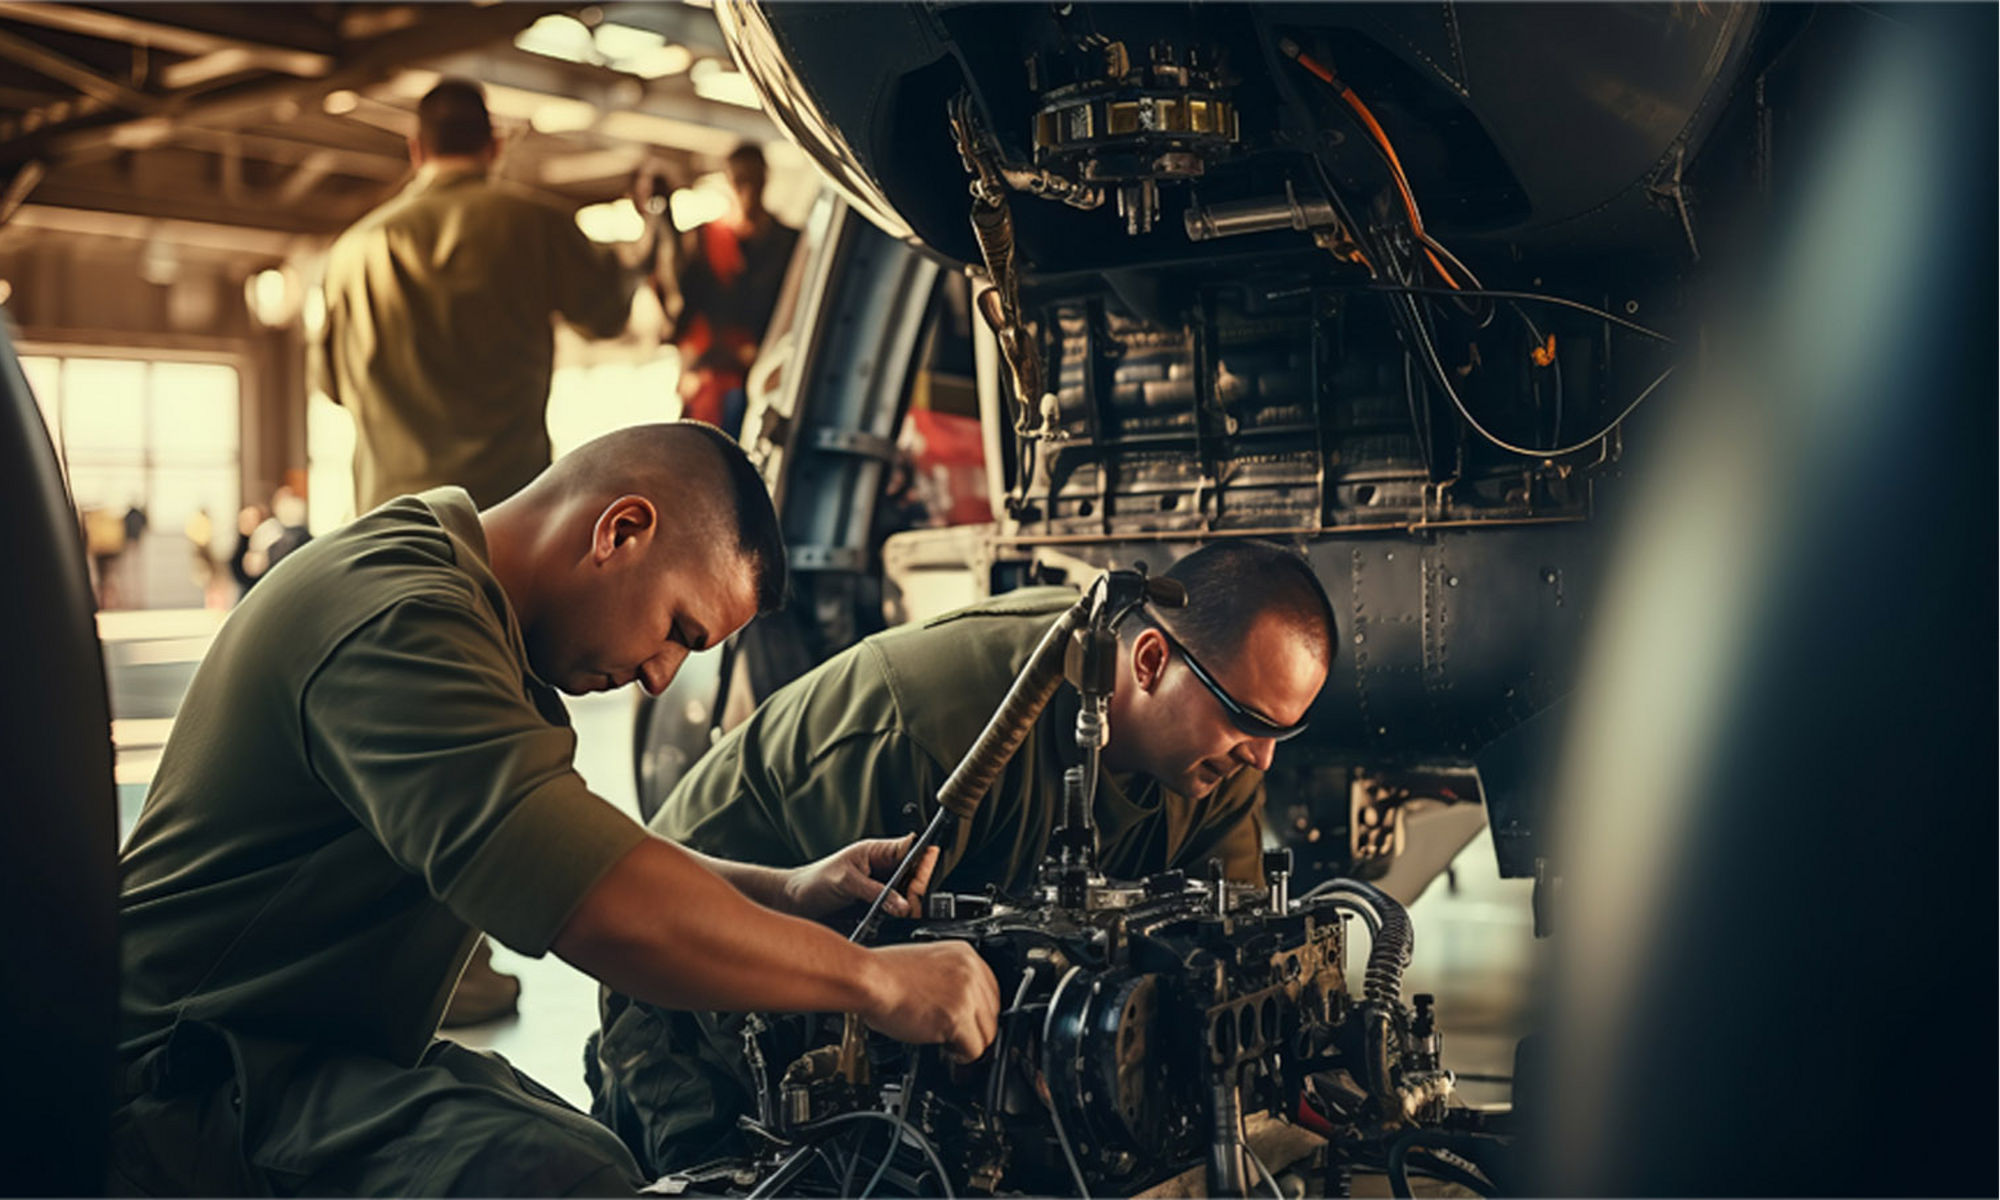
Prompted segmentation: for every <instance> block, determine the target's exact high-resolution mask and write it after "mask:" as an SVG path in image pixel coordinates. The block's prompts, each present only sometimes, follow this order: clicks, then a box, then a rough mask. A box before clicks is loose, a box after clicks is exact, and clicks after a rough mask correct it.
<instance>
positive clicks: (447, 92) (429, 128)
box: [417, 79, 493, 155]
mask: <svg viewBox="0 0 2000 1200" xmlns="http://www.w3.org/2000/svg"><path fill="white" fill-rule="evenodd" d="M492 142H493V120H492V118H491V117H489V116H487V115H486V95H485V93H484V92H482V91H480V89H479V85H478V84H476V83H474V82H472V81H471V80H470V79H446V80H444V81H443V82H441V83H439V84H438V85H437V86H436V87H434V88H432V89H431V90H430V91H428V92H425V93H424V98H423V99H422V100H419V101H417V144H418V145H419V146H422V147H423V149H424V153H426V154H449V155H464V154H478V153H479V152H480V151H482V150H484V149H486V147H487V146H489V145H491V144H492Z"/></svg>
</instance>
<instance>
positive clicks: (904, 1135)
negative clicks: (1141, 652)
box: [663, 570, 1505, 1196]
mask: <svg viewBox="0 0 2000 1200" xmlns="http://www.w3.org/2000/svg"><path fill="white" fill-rule="evenodd" d="M1178 590H1179V589H1178V585H1175V584H1173V583H1171V582H1162V581H1149V580H1147V579H1146V578H1145V576H1144V575H1143V574H1142V573H1140V572H1136V571H1122V570H1120V571H1112V572H1109V573H1107V574H1106V575H1105V576H1103V577H1102V578H1101V579H1100V580H1099V581H1098V583H1097V584H1096V585H1094V586H1093V587H1092V589H1091V590H1090V592H1089V593H1088V594H1087V595H1085V596H1084V597H1083V599H1081V600H1079V601H1078V603H1077V604H1076V605H1075V606H1074V607H1073V608H1071V609H1070V610H1069V611H1068V612H1066V613H1065V614H1064V615H1063V616H1062V617H1061V618H1060V619H1058V620H1057V621H1056V623H1055V624H1054V625H1053V626H1052V627H1051V629H1050V631H1049V633H1048V634H1047V635H1046V636H1045V637H1044V639H1043V641H1042V643H1041V645H1040V646H1039V647H1038V648H1037V650H1036V652H1035V653H1034V655H1033V656H1031V658H1030V659H1029V661H1028V663H1027V665H1026V666H1025V667H1024V668H1023V669H1022V672H1021V675H1020V677H1019V678H1018V679H1017V680H1016V682H1015V684H1014V686H1013V688H1012V689H1011V690H1010V692H1009V694H1008V697H1007V699H1006V700H1005V701H1004V702H1003V703H1002V705H1001V707H1000V709H999V711H998V712H997V713H996V714H995V716H994V719H993V721H992V722H991V723H990V724H989V725H988V727H987V729H986V731H985V732H984V733H983V734H982V736H981V738H980V740H979V742H978V744H976V745H975V746H974V747H973V748H972V750H971V751H970V752H968V754H967V755H966V758H965V760H964V761H963V762H962V763H961V764H960V765H959V768H958V770H957V771H955V772H954V773H953V775H952V777H951V778H950V779H949V780H947V781H946V784H945V786H944V788H943V789H942V790H941V793H940V796H939V807H938V809H937V813H938V815H937V818H936V819H935V820H933V821H932V823H931V825H930V828H929V829H927V830H926V831H925V833H924V835H923V836H922V837H920V838H919V840H918V842H917V844H916V845H915V846H914V847H913V848H912V849H911V851H910V854H909V857H908V858H907V859H906V860H905V863H904V864H903V866H902V867H901V868H900V869H899V870H898V871H897V872H896V875H895V877H894V878H893V879H892V880H891V884H890V886H895V884H896V882H897V881H898V880H900V879H901V878H902V876H903V875H904V874H905V873H906V872H907V871H908V869H909V867H910V865H911V864H913V863H914V862H915V861H916V859H917V857H918V856H919V855H920V854H922V853H923V850H924V848H925V847H926V846H928V845H929V844H931V843H932V842H933V841H935V840H936V839H938V838H939V837H941V836H943V835H944V834H945V833H947V832H948V830H949V829H950V828H951V825H952V822H954V821H955V820H958V819H961V818H964V817H966V816H969V815H970V813H971V811H972V809H973V808H974V807H976V804H977V800H978V797H979V796H981V795H983V793H984V792H985V790H986V786H987V785H988V784H989V783H990V782H991V780H992V778H993V777H994V775H996V774H997V773H998V771H999V770H1000V769H1001V767H1003V766H1004V765H1005V763H1006V760H1007V758H1008V757H1009V756H1011V754H1012V752H1013V750H1014V748H1015V747H1016V746H1018V744H1019V741H1020V738H1021V737H1022V736H1023V735H1024V734H1025V732H1026V730H1027V728H1028V727H1029V726H1030V725H1031V724H1032V723H1033V722H1034V721H1035V720H1036V719H1037V717H1038V716H1039V715H1040V714H1041V711H1042V709H1043V707H1044V706H1045V705H1046V703H1047V701H1048V699H1049V697H1050V696H1051V695H1052V694H1053V693H1054V691H1055V690H1056V688H1057V687H1058V686H1059V685H1060V683H1061V682H1062V681H1063V679H1064V678H1065V677H1067V678H1068V679H1069V681H1070V682H1071V683H1073V684H1075V685H1076V686H1077V688H1078V691H1079V693H1080V694H1081V697H1082V704H1081V705H1080V708H1079V715H1078V719H1077V725H1076V737H1077V742H1078V746H1079V748H1080V749H1081V750H1082V752H1083V753H1082V761H1081V762H1080V763H1079V765H1077V766H1075V767H1072V768H1071V769H1070V771H1069V774H1068V777H1067V779H1066V780H1065V784H1066V786H1065V796H1064V819H1063V824H1062V826H1061V827H1060V828H1059V829H1058V831H1057V833H1056V835H1055V837H1054V838H1053V840H1052V844H1051V846H1050V848H1049V853H1048V857H1047V858H1046V859H1045V861H1044V863H1043V866H1042V873H1041V878H1040V880H1039V882H1038V884H1037V885H1036V888H1035V890H1034V894H1033V895H1031V896H1026V897H1009V896H1003V895H999V894H997V893H988V894H984V895H954V894H936V895H933V896H931V897H930V898H929V903H928V912H927V914H926V917H925V918H924V919H921V920H916V919H904V920H892V921H889V922H887V923H885V924H883V925H882V927H881V933H882V937H883V938H884V939H885V940H891V941H906V940H924V939H937V938H955V939H959V940H963V941H966V942H969V943H971V944H972V945H973V946H974V947H975V948H976V949H977V950H978V951H979V953H980V955H981V957H982V958H984V959H985V961H986V962H987V963H988V965H990V966H991V967H992V969H993V971H994V974H995V976H996V977H997V979H998V981H999V983H1000V987H1001V994H1002V995H1003V996H1006V997H1010V998H1011V999H1010V1000H1009V1002H1008V1003H1007V1004H1006V1006H1005V1008H1004V1009H1003V1010H1002V1013H1001V1019H1000V1026H999V1032H998V1036H997V1038H996V1040H995V1042H994V1045H993V1047H992V1049H991V1051H990V1052H989V1053H988V1054H987V1055H986V1056H984V1057H982V1058H981V1059H980V1060H979V1061H977V1062H974V1063H970V1064H953V1063H949V1062H947V1061H945V1060H944V1059H943V1057H942V1056H941V1055H939V1054H938V1053H936V1052H935V1051H934V1050H931V1049H913V1048H910V1047H906V1046H902V1045H899V1044H897V1043H894V1042H891V1041H889V1040H887V1039H884V1038H880V1037H875V1036H869V1035H865V1034H864V1033H863V1032H862V1030H861V1028H860V1026H859V1024H858V1022H855V1021H853V1020H852V1019H851V1018H850V1019H848V1020H847V1022H846V1023H845V1025H844V1026H842V1025H840V1024H839V1023H838V1022H837V1021H830V1020H827V1021H823V1020H822V1019H816V1018H807V1017H795V1018H779V1017H759V1018H755V1019H752V1020H751V1021H750V1022H749V1024H748V1026H747V1028H746V1032H745V1039H746V1043H747V1047H748V1050H749V1057H750V1061H751V1066H752V1072H753V1075H754V1076H755V1079H756V1085H757V1092H758V1097H757V1099H758V1116H757V1118H756V1120H755V1121H754V1122H752V1123H751V1128H753V1129H754V1130H755V1131H756V1132H757V1133H759V1134H761V1135H762V1136H763V1137H765V1138H766V1139H767V1140H768V1150H767V1151H765V1152H764V1153H762V1154H760V1155H758V1156H757V1157H755V1158H754V1159H753V1160H751V1161H749V1162H743V1161H740V1160H737V1161H730V1162H725V1163H718V1164H714V1165H712V1166H710V1167H706V1168H702V1169H698V1170H695V1171H689V1172H682V1173H679V1174H676V1175H671V1176H668V1177H667V1179H666V1180H665V1181H663V1182H664V1183H666V1184H667V1185H668V1186H669V1187H678V1188H681V1189H683V1190H687V1189H693V1190H700V1191H706V1190H720V1191H725V1192H729V1193H732V1194H733V1193H738V1192H741V1191H745V1190H747V1191H748V1194H750V1195H753V1196H765V1195H807V1194H839V1195H865V1194H879V1193H882V1192H883V1191H884V1190H885V1189H888V1190H889V1192H890V1193H891V1194H904V1195H938V1194H943V1195H955V1194H963V1193H968V1192H974V1193H982V1194H995V1193H1027V1194H1032V1195H1082V1196H1089V1195H1097V1194H1109V1193H1115V1194H1120V1195H1125V1194H1131V1193H1134V1192H1140V1191H1143V1190H1144V1189H1146V1188H1148V1187H1150V1186H1153V1185H1155V1184H1158V1183H1160V1182H1162V1181H1164V1180H1167V1179H1170V1178H1172V1177H1174V1176H1176V1175H1179V1174H1181V1173H1183V1172H1185V1171H1188V1170H1191V1169H1195V1168H1202V1169H1204V1171H1205V1190H1206V1193H1207V1194H1210V1195H1247V1194H1252V1193H1255V1194H1259V1195H1262V1194H1282V1190H1281V1189H1280V1187H1279V1184H1278V1182H1277V1179H1276V1175H1275V1174H1274V1172H1275V1171H1277V1170H1280V1169H1283V1168H1284V1167H1287V1166H1292V1165H1294V1164H1293V1163H1292V1162H1291V1161H1290V1160H1289V1159H1288V1161H1286V1162H1284V1163H1280V1164H1277V1165H1275V1166H1274V1165H1272V1164H1267V1163H1265V1162H1264V1161H1263V1160H1262V1158H1261V1157H1260V1156H1259V1155H1258V1154H1257V1153H1256V1152H1255V1151H1254V1150H1253V1149H1252V1146H1251V1143H1250V1140H1249V1139H1248V1137H1247V1136H1246V1127H1245V1122H1246V1118H1247V1117H1249V1116H1251V1115H1254V1114H1258V1113H1262V1114H1267V1115H1268V1116H1270V1117H1273V1118H1278V1119H1281V1120H1283V1121H1286V1122H1290V1123H1293V1124H1295V1125H1297V1126H1299V1127H1303V1128H1305V1129H1308V1130H1311V1131H1313V1132H1315V1133H1317V1134H1319V1135H1320V1136H1321V1137H1322V1138H1324V1139H1325V1148H1324V1149H1323V1150H1319V1149H1318V1144H1317V1143H1316V1142H1314V1141H1313V1140H1312V1139H1307V1145H1308V1146H1310V1147H1312V1148H1313V1149H1314V1151H1315V1153H1314V1154H1313V1156H1312V1158H1311V1159H1310V1161H1309V1163H1308V1165H1307V1166H1306V1167H1305V1170H1306V1172H1307V1174H1308V1176H1309V1180H1308V1184H1307V1186H1308V1187H1309V1188H1310V1189H1311V1190H1312V1191H1314V1192H1317V1193H1320V1194H1334V1193H1337V1192H1340V1191H1342V1190H1344V1184H1345V1179H1346V1171H1347V1170H1348V1168H1349V1167H1350V1166H1351V1165H1353V1164H1355V1163H1357V1162H1369V1163H1373V1164H1376V1165H1385V1166H1388V1167H1389V1168H1390V1169H1391V1174H1392V1177H1393V1178H1396V1179H1398V1180H1403V1179H1405V1176H1406V1172H1407V1170H1408V1169H1409V1167H1410V1166H1411V1165H1412V1164H1414V1165H1418V1166H1421V1167H1424V1168H1426V1169H1429V1170H1430V1171H1431V1172H1432V1173H1433V1174H1442V1175H1446V1176H1447V1177H1452V1178H1463V1179H1465V1180H1469V1181H1471V1182H1473V1183H1474V1184H1476V1185H1482V1186H1481V1190H1489V1188H1490V1185H1491V1183H1492V1175H1491V1172H1492V1171H1493V1170H1494V1168H1493V1166H1492V1165H1491V1158H1492V1157H1493V1156H1492V1154H1490V1153H1488V1152H1489V1151H1495V1150H1499V1149H1501V1148H1502V1147H1504V1144H1505V1142H1504V1139H1501V1138H1499V1137H1497V1136H1496V1134H1495V1133H1494V1131H1491V1130H1483V1129H1481V1128H1480V1124H1481V1117H1480V1115H1479V1114H1475V1113H1471V1112H1469V1111H1467V1110H1463V1109H1459V1110H1448V1108H1447V1103H1446V1102H1447V1100H1448V1098H1449V1097H1450V1094H1451V1089H1452V1076H1451V1074H1450V1072H1448V1071H1446V1070H1445V1069H1444V1068H1443V1066H1442V1064H1441V1062H1440V1056H1439V1047H1440V1036H1439V1032H1438V1028H1437V1024H1436V1020H1435V1016H1434V1014H1433V1012H1432V1011H1431V1006H1430V998H1429V997H1428V996H1418V997H1415V998H1414V1002H1411V1003H1406V1001H1405V998H1404V996H1403V995H1402V973H1403V969H1404V967H1405V966H1406V965H1407V964H1408V962H1409V959H1410V953H1411V949H1412V942H1413V938H1412V933H1411V929H1410V923H1409V918H1408V916H1407V915H1406V914H1405V913H1404V911H1403V909H1402V908H1401V906H1400V905H1398V904H1397V903H1396V902H1395V901H1393V900H1391V899H1390V898H1389V897H1387V896H1385V895H1383V894H1382V893H1381V892H1379V891H1377V890H1376V889H1374V888H1372V887H1370V886H1369V885H1367V884H1365V883H1360V882H1356V881H1353V880H1346V879H1335V880H1329V881H1327V882H1325V883H1323V884H1321V885H1319V886H1318V887H1315V888H1313V889H1312V890H1311V891H1310V892H1308V893H1306V894H1304V895H1302V896H1299V897H1293V896H1292V895H1291V894H1290V889H1289V875H1290V853H1289V852H1288V851H1283V850H1279V851H1273V852H1271V853H1270V854H1268V855H1267V856H1266V859H1265V874H1266V879H1267V886H1266V887H1265V888H1262V889H1259V888H1256V887H1253V886H1250V885H1246V884H1239V883H1232V882H1229V881H1227V880H1225V879H1224V878H1223V876H1222V872H1221V864H1220V863H1219V862H1211V864H1210V869H1209V871H1208V873H1207V877H1206V878H1203V879H1190V878H1187V877H1186V876H1185V874H1184V873H1182V872H1179V871H1170V872H1166V873H1164V874H1160V875H1155V876H1153V877H1151V878H1148V879H1144V880H1139V881H1111V880H1107V879H1105V878H1104V877H1103V876H1101V875H1100V874H1099V873H1098V872H1097V870H1096V863H1095V851H1096V835H1095V831H1094V829H1093V827H1092V824H1091V817H1090V813H1091V807H1090V806H1091V798H1092V794H1093V792H1094V790H1095V786H1096V782H1097V769H1098V768H1097V754H1098V750H1099V748H1100V747H1101V746H1102V745H1103V744H1104V741H1105V737H1106V733H1107V730H1106V728H1105V713H1106V711H1107V710H1108V707H1109V700H1110V693H1111V687H1112V683H1113V679H1114V667H1115V663H1116V634H1115V632H1114V630H1115V627H1116V626H1117V624H1118V623H1119V621H1120V620H1121V619H1123V618H1124V617H1125V616H1127V615H1128V614H1129V613H1131V612H1132V611H1133V610H1134V609H1136V608H1138V607H1139V606H1141V605H1144V604H1146V603H1148V602H1149V601H1150V602H1154V603H1163V604H1167V605H1172V604H1175V603H1184V602H1185V597H1184V596H1177V595H1175V593H1177V592H1178ZM885 894H886V889H885ZM879 909H880V901H879V900H878V902H877V905H876V907H875V908H873V909H871V910H870V912H869V914H868V915H867V916H866V917H864V918H863V920H862V921H861V923H860V924H859V925H858V926H857V928H856V930H855V933H854V936H855V937H856V938H857V939H861V938H865V937H868V936H869V935H870V934H871V933H872V932H873V931H874V930H875V927H876V917H877V916H878V914H879ZM1350 916H1354V917H1359V918H1360V919H1361V920H1362V921H1363V922H1364V923H1365V924H1366V925H1367V927H1368V930H1369V933H1370V937H1371V943H1372V944H1371V948H1370V950H1369V953H1368V959H1367V966H1366V970H1365V974H1364V980H1363V984H1362V987H1361V989H1360V992H1359V994H1358V995H1357V994H1355V993H1354V992H1353V991H1352V990H1351V989H1350V988H1349V986H1348V979H1347V976H1346V972H1345V969H1344V960H1345V954H1346V949H1347V937H1346V921H1347V918H1348V917H1350ZM1413 1151H1414V1152H1415V1155H1414V1157H1412V1152H1413ZM1479 1156H1483V1157H1484V1158H1485V1159H1486V1160H1487V1161H1486V1163H1485V1165H1484V1166H1482V1165H1480V1163H1481V1157H1479ZM1293 1157H1295V1158H1296V1157H1299V1156H1298V1155H1297V1154H1296V1153H1295V1154H1294V1155H1293ZM1315 1172H1317V1174H1314V1173H1315ZM1403 1190H1404V1191H1405V1192H1407V1189H1406V1187H1405V1188H1404V1189H1403Z"/></svg>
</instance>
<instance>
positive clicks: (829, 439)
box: [808, 426, 896, 462]
mask: <svg viewBox="0 0 2000 1200" xmlns="http://www.w3.org/2000/svg"><path fill="white" fill-rule="evenodd" d="M808 444H809V446H810V447H811V448H812V449H814V450H825V451H828V452H830V453H833V454H853V455H857V456H859V457H861V458H873V459H877V460H879V461H881V462H894V461H896V443H895V442H893V441H890V440H889V439H888V438H885V437H882V436H880V435H877V434H873V433H867V432H865V431H863V430H859V429H836V428H833V427H831V426H823V427H821V428H818V429H815V430H813V431H812V437H811V438H810V439H808Z"/></svg>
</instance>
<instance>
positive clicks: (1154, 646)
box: [1132, 629, 1169, 692]
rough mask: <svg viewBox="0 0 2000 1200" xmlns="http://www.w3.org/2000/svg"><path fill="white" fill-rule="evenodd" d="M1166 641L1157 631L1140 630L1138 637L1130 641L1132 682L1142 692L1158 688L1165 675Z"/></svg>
mask: <svg viewBox="0 0 2000 1200" xmlns="http://www.w3.org/2000/svg"><path fill="white" fill-rule="evenodd" d="M1168 657H1169V651H1168V649H1167V639H1166V638H1164V637H1162V636H1161V635H1160V631H1159V630H1157V629H1142V630H1140V631H1139V636H1137V637H1135V638H1133V639H1132V682H1133V683H1136V684H1138V685H1139V690H1140V691H1142V692H1151V691H1153V690H1154V689H1155V688H1157V687H1159V686H1160V679H1161V677H1162V676H1164V675H1165V674H1166V673H1167V659H1168Z"/></svg>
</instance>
